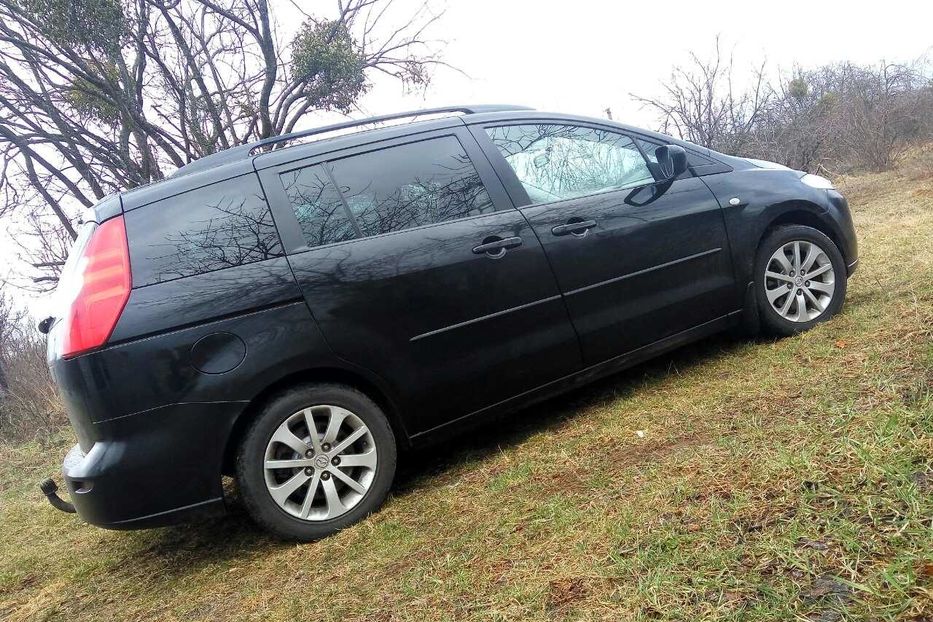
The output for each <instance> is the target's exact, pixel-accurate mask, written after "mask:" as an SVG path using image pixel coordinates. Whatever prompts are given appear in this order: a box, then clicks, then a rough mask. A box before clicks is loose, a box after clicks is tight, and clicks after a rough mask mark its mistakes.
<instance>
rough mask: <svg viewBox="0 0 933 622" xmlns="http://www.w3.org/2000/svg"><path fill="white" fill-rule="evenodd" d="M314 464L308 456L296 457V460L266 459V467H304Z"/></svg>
mask: <svg viewBox="0 0 933 622" xmlns="http://www.w3.org/2000/svg"><path fill="white" fill-rule="evenodd" d="M312 464H314V461H313V460H310V459H308V458H298V459H296V460H266V465H265V466H266V468H267V469H295V468H304V467H307V466H311V465H312Z"/></svg>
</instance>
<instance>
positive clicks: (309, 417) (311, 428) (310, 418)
mask: <svg viewBox="0 0 933 622" xmlns="http://www.w3.org/2000/svg"><path fill="white" fill-rule="evenodd" d="M303 414H304V416H305V424H306V425H307V426H308V433H309V434H310V435H311V447H312V448H314V453H316V454H319V453H321V439H319V438H318V437H317V425H316V424H315V423H314V413H313V412H312V410H311V409H310V408H305V409H304V412H303Z"/></svg>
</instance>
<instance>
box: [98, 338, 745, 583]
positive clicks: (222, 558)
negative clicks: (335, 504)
mask: <svg viewBox="0 0 933 622" xmlns="http://www.w3.org/2000/svg"><path fill="white" fill-rule="evenodd" d="M746 343H748V341H747V340H738V339H736V338H735V337H732V336H729V335H718V336H714V337H710V338H708V339H705V340H703V341H700V342H697V343H695V344H691V345H688V346H685V347H683V348H680V349H678V350H675V351H673V352H671V353H668V354H666V355H663V356H660V357H658V358H655V359H652V360H650V361H647V362H645V363H641V364H639V365H637V366H634V367H632V368H629V369H627V370H624V371H621V372H619V373H617V374H614V375H612V376H609V377H607V378H604V379H602V380H599V381H596V382H593V383H591V384H589V385H586V386H584V387H581V388H578V389H575V390H572V391H570V392H568V393H565V394H563V395H560V396H558V397H554V398H551V399H549V400H546V401H543V402H541V403H539V404H537V405H534V406H531V407H528V408H525V409H522V410H519V411H517V412H514V413H511V414H509V415H506V416H503V417H497V418H494V419H490V420H489V421H486V422H484V423H482V424H480V425H478V426H477V427H476V428H474V429H473V430H472V431H471V432H470V433H469V434H462V435H460V436H455V437H452V438H451V439H450V440H448V441H446V442H444V443H442V444H440V445H438V446H434V447H429V448H427V449H422V450H413V451H409V452H405V453H403V454H402V455H401V456H400V459H399V467H398V472H397V474H396V479H395V483H394V484H393V488H392V495H393V496H395V497H402V496H407V495H409V494H418V489H419V488H423V486H424V485H425V482H426V481H427V480H430V479H431V478H434V477H438V476H442V475H444V474H445V473H447V472H448V471H449V470H450V469H452V468H453V467H455V466H457V465H459V464H462V463H463V462H464V461H467V460H482V459H483V458H484V457H486V456H490V455H492V454H495V453H497V452H499V451H501V450H502V448H504V447H512V446H515V445H518V444H520V443H522V442H523V441H524V440H526V439H527V438H528V437H529V436H531V435H532V434H537V433H540V432H547V431H552V430H556V429H557V428H559V427H560V426H562V425H564V424H565V422H566V421H568V420H571V419H574V418H575V417H578V416H581V415H580V413H582V412H585V411H586V410H587V409H588V408H591V407H598V406H601V405H605V404H609V403H612V402H614V401H616V400H619V399H624V398H626V397H627V396H632V395H636V394H638V393H639V392H642V391H650V390H651V389H652V388H653V387H655V386H657V385H658V384H660V383H662V382H663V381H664V380H665V378H668V377H669V376H671V375H675V374H682V373H690V370H691V369H694V368H696V367H698V366H700V365H704V364H707V363H709V362H710V361H712V360H716V359H718V358H720V357H726V356H729V355H730V354H732V353H733V352H734V351H735V350H737V349H738V348H740V347H742V346H743V345H744V344H746ZM225 490H226V493H227V501H228V503H227V506H228V513H227V514H226V515H225V516H222V517H218V518H211V519H207V520H202V521H199V522H195V523H190V524H184V525H178V526H172V527H164V528H161V529H154V530H148V531H140V532H128V533H124V534H121V535H120V536H116V537H120V538H126V540H124V541H123V542H122V543H121V544H123V545H124V546H125V549H126V554H125V555H126V559H125V560H121V562H120V564H119V566H120V567H121V568H122V567H132V568H133V571H132V572H133V574H134V578H135V579H136V580H137V581H142V582H143V583H145V582H147V581H152V582H158V581H161V580H163V579H164V577H166V576H172V577H176V578H177V577H180V576H185V575H188V574H191V573H196V572H199V571H200V570H201V569H202V568H205V567H207V566H208V565H215V566H217V567H219V568H224V567H228V568H236V567H238V566H239V565H240V564H246V563H248V562H249V560H250V558H252V557H253V556H254V555H256V554H257V553H258V552H260V551H262V552H267V551H270V550H284V549H287V548H290V547H294V546H295V545H294V543H290V542H283V541H281V540H277V539H275V538H274V537H272V536H270V535H268V534H267V533H266V532H264V531H263V530H262V529H260V528H259V527H257V526H256V525H255V524H254V523H253V522H252V521H251V520H249V517H248V516H247V514H246V511H245V508H244V507H243V505H242V503H241V502H240V500H239V495H238V492H237V490H236V487H235V485H234V484H233V482H232V480H230V481H227V482H225ZM312 546H313V545H312Z"/></svg>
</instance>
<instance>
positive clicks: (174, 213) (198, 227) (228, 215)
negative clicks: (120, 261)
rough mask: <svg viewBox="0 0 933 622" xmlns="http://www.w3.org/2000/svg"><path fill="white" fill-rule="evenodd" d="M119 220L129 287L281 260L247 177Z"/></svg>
mask: <svg viewBox="0 0 933 622" xmlns="http://www.w3.org/2000/svg"><path fill="white" fill-rule="evenodd" d="M125 220H126V233H127V239H128V243H129V247H130V265H131V266H132V270H133V286H134V287H140V286H144V285H151V284H153V283H160V282H163V281H170V280H172V279H178V278H182V277H186V276H193V275H195V274H203V273H205V272H212V271H214V270H221V269H223V268H230V267H234V266H241V265H243V264H248V263H253V262H256V261H262V260H264V259H271V258H273V257H280V256H281V255H282V254H283V251H282V244H281V242H280V240H279V236H278V232H277V231H276V229H275V224H274V223H273V221H272V214H271V213H270V212H269V206H268V205H267V204H266V200H265V197H264V196H263V193H262V189H261V188H260V186H259V180H258V179H257V178H256V176H255V175H253V174H250V175H243V176H241V177H235V178H233V179H227V180H224V181H223V182H219V183H216V184H212V185H210V186H206V187H204V188H198V189H197V190H191V191H189V192H184V193H182V194H178V195H175V196H172V197H169V198H167V199H162V200H160V201H156V202H155V203H151V204H149V205H146V206H143V207H141V208H138V209H135V210H132V211H130V212H127V213H126V216H125Z"/></svg>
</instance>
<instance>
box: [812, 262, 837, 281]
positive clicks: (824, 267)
mask: <svg viewBox="0 0 933 622" xmlns="http://www.w3.org/2000/svg"><path fill="white" fill-rule="evenodd" d="M832 269H833V264H831V263H828V264H825V265H822V266H820V267H819V268H817V269H816V270H813V271H811V272H810V273H809V274H808V275H807V278H808V279H813V278H815V277H818V276H820V275H821V274H823V273H824V272H829V271H830V270H832Z"/></svg>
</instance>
